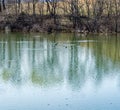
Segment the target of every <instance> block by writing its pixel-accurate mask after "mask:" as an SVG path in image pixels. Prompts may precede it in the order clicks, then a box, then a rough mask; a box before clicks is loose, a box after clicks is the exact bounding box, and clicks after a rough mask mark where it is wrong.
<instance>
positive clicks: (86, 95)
mask: <svg viewBox="0 0 120 110" xmlns="http://www.w3.org/2000/svg"><path fill="white" fill-rule="evenodd" d="M119 103H120V37H119V36H117V37H116V36H103V35H102V36H98V35H90V36H87V37H85V36H80V35H74V34H50V35H47V34H20V33H19V34H18V33H16V34H15V33H14V34H2V33H1V34H0V109H1V110H119V109H120V104H119Z"/></svg>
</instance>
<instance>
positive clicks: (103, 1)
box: [0, 0, 120, 32]
mask: <svg viewBox="0 0 120 110" xmlns="http://www.w3.org/2000/svg"><path fill="white" fill-rule="evenodd" d="M10 4H11V5H10ZM25 7H26V8H25ZM11 8H13V9H14V11H10V12H9V9H11ZM5 11H7V14H11V13H12V12H14V13H15V14H18V15H19V14H20V13H22V12H24V13H26V14H33V15H41V16H42V15H43V16H44V15H49V16H51V17H53V19H54V23H56V22H57V21H56V19H57V16H64V17H65V16H66V17H67V18H68V19H69V20H70V21H71V22H72V24H73V28H76V29H77V28H80V27H82V30H84V28H87V30H88V31H92V30H95V31H97V30H99V28H100V27H101V26H102V25H101V24H102V23H103V21H106V23H107V22H109V21H111V19H112V21H114V25H115V32H117V31H118V28H119V24H120V23H119V19H120V0H0V13H2V12H3V13H4V12H5ZM85 20H86V21H85ZM108 20H109V21H108ZM91 21H92V23H91ZM82 25H85V26H82ZM93 25H94V26H93ZM105 25H107V24H105Z"/></svg>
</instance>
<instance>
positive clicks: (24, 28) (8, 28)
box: [0, 13, 120, 35]
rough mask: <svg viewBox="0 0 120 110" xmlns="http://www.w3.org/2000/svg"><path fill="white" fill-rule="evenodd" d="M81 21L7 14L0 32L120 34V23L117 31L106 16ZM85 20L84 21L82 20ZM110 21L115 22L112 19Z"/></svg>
mask: <svg viewBox="0 0 120 110" xmlns="http://www.w3.org/2000/svg"><path fill="white" fill-rule="evenodd" d="M79 19H80V22H78V24H76V26H75V27H74V24H73V21H72V20H70V16H58V15H56V18H55V19H54V17H53V16H50V15H42V16H40V15H28V14H25V13H21V14H19V15H18V16H15V15H7V16H5V17H4V19H3V20H0V32H25V33H31V32H35V33H55V32H58V33H59V32H62V33H79V34H85V35H86V34H89V33H93V34H95V33H100V34H109V33H110V34H119V33H120V29H119V25H120V24H119V23H118V28H117V31H116V30H115V26H114V25H113V23H111V24H110V23H107V22H108V21H105V20H104V19H105V17H103V18H102V19H103V20H100V21H97V23H96V24H94V23H95V21H94V19H91V18H87V17H85V16H84V17H83V16H81V17H80V18H79ZM81 21H83V22H81ZM109 22H114V19H111V21H109Z"/></svg>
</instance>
